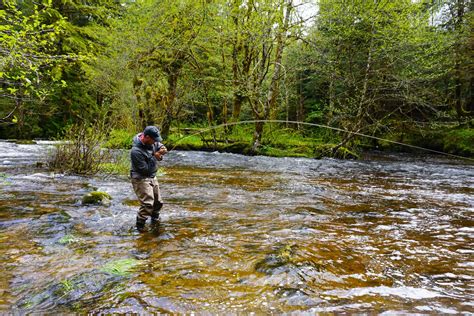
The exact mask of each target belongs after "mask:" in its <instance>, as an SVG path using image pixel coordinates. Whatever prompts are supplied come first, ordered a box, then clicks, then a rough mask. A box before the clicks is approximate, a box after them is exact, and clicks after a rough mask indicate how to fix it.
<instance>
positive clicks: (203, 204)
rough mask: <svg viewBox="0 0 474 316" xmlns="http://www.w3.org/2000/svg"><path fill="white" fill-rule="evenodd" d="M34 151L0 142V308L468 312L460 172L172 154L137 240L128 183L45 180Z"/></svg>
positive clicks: (417, 164) (468, 229)
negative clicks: (160, 205)
mask: <svg viewBox="0 0 474 316" xmlns="http://www.w3.org/2000/svg"><path fill="white" fill-rule="evenodd" d="M48 148H49V144H48V143H41V144H39V145H16V144H12V143H7V142H0V173H1V178H0V194H1V196H0V220H1V222H0V232H1V233H0V238H1V241H2V243H1V246H0V255H1V257H2V268H1V273H2V276H3V277H2V279H1V281H0V293H1V296H0V311H2V312H15V311H16V312H28V311H41V310H43V311H50V312H53V311H54V312H74V311H87V312H99V311H101V312H104V313H113V312H138V313H140V312H171V313H184V312H191V311H195V312H201V313H203V312H210V313H216V312H257V313H271V312H275V313H282V312H292V311H305V312H308V313H317V312H367V311H378V312H384V311H391V312H409V313H413V312H420V313H425V312H435V313H458V312H467V313H472V312H474V306H473V303H472V301H473V300H472V298H473V294H474V293H473V289H474V287H473V285H474V282H473V278H474V273H473V272H474V263H473V252H474V250H472V244H473V243H472V242H473V237H474V220H473V219H472V218H473V216H472V215H473V211H474V195H473V193H474V168H473V166H472V165H469V164H467V163H465V162H462V161H453V160H446V159H444V158H437V157H432V156H430V157H414V156H407V155H405V156H402V155H396V156H390V155H384V156H381V157H371V158H370V159H366V160H361V161H339V160H331V159H324V160H309V159H294V158H292V159H290V158H287V159H281V158H268V157H244V156H239V155H233V154H219V153H200V152H171V153H170V154H169V155H168V157H167V160H166V161H165V162H164V167H165V169H166V175H164V176H163V177H161V178H160V179H159V180H160V184H161V188H162V193H163V196H164V197H165V200H166V202H167V204H166V206H165V208H164V210H163V213H162V223H161V225H160V226H159V227H158V228H156V229H155V230H154V231H152V232H150V233H147V234H142V235H139V234H137V233H136V232H135V231H134V230H133V229H131V227H132V225H133V222H134V218H135V212H136V206H135V205H134V203H133V200H135V197H134V194H133V192H132V189H131V185H130V184H129V182H128V180H127V179H125V178H102V177H92V178H85V177H77V176H67V175H59V174H52V173H49V172H48V171H46V170H45V169H44V168H38V167H37V166H36V162H37V161H40V160H44V158H45V156H46V153H47V151H48ZM94 189H99V190H101V191H106V192H107V193H109V194H110V195H111V196H112V197H113V200H112V203H111V205H109V206H102V205H95V206H94V205H92V206H83V205H81V203H80V200H81V198H82V196H83V195H84V194H86V193H87V192H90V191H92V190H94Z"/></svg>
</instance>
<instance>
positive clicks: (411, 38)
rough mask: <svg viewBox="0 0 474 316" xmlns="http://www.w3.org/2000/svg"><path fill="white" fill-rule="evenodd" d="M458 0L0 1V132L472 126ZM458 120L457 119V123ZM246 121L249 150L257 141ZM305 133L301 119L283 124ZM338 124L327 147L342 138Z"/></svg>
mask: <svg viewBox="0 0 474 316" xmlns="http://www.w3.org/2000/svg"><path fill="white" fill-rule="evenodd" d="M473 8H474V6H473V4H472V3H471V2H470V1H468V0H445V1H434V0H421V1H412V0H397V1H391V0H376V1H365V0H354V1H345V0H319V1H316V0H313V1H305V0H303V1H295V0H213V1H195V0H160V1H158V0H141V1H140V0H138V1H132V0H97V1H89V0H43V1H20V0H17V1H11V0H4V1H3V2H2V4H0V36H1V40H0V45H1V47H0V56H1V62H0V86H1V98H0V138H34V137H41V138H50V137H56V136H58V135H61V134H62V133H63V132H64V131H65V129H67V128H68V127H70V126H72V125H74V124H77V123H86V124H87V123H92V122H95V121H98V120H100V121H102V123H104V124H105V126H107V127H109V128H110V129H124V130H129V131H134V130H139V129H141V128H142V127H143V126H146V125H151V124H154V125H158V126H160V127H161V129H162V133H163V136H164V137H165V138H166V137H167V136H168V135H169V134H170V131H171V127H172V126H177V125H180V126H190V125H194V124H201V125H202V124H206V125H217V124H221V123H225V122H235V121H239V120H244V119H253V120H266V119H282V120H293V121H301V122H312V123H319V124H326V125H330V126H333V127H337V128H341V129H344V130H347V131H349V132H357V133H365V134H370V135H378V136H387V135H388V136H390V135H392V136H393V135H397V134H399V133H407V132H408V133H409V132H410V131H413V133H419V131H420V130H423V129H427V128H433V127H435V128H438V129H439V128H447V126H457V125H461V126H463V124H464V126H468V127H469V124H472V117H473V115H474V101H473V86H474V81H473V75H474V66H473V60H474V59H473V52H474V38H473V32H472V29H473V27H474V15H473V14H474V13H473V12H474V10H473ZM466 124H467V125H466ZM264 125H265V124H264V123H256V124H255V126H254V130H253V132H252V134H253V138H252V144H251V145H252V148H253V149H258V148H259V147H260V146H261V145H262V141H264V140H263V139H262V137H263V131H264ZM290 128H293V129H299V130H301V131H302V132H303V133H304V132H305V131H304V128H305V127H304V126H298V125H290ZM353 136H354V134H353V133H339V134H338V135H337V145H336V147H337V146H349V147H350V146H351V145H352V144H353V142H354V139H353Z"/></svg>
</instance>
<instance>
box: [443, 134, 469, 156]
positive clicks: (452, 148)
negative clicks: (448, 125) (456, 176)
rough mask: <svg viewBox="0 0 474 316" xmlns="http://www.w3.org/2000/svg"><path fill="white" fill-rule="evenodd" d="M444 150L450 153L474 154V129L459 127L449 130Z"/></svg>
mask: <svg viewBox="0 0 474 316" xmlns="http://www.w3.org/2000/svg"><path fill="white" fill-rule="evenodd" d="M443 143H444V145H443V150H444V151H446V152H448V153H453V154H459V155H466V156H470V157H473V156H474V129H473V128H459V129H454V130H451V131H448V132H447V133H446V136H445V137H444V141H443Z"/></svg>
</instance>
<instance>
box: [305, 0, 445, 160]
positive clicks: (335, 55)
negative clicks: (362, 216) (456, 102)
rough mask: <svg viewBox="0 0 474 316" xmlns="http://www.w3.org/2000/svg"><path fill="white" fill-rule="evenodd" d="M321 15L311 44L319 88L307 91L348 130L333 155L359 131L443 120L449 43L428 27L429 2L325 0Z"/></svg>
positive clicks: (380, 130)
mask: <svg viewBox="0 0 474 316" xmlns="http://www.w3.org/2000/svg"><path fill="white" fill-rule="evenodd" d="M319 9H320V10H319V14H318V19H317V21H316V24H315V26H314V31H313V32H312V33H311V35H310V37H309V38H308V40H309V41H310V42H311V47H312V49H313V57H312V61H311V62H309V63H308V65H309V66H311V68H312V69H311V72H312V74H311V75H310V76H311V82H312V83H313V84H312V86H316V87H318V89H312V90H306V91H303V93H306V95H307V97H306V99H308V100H314V99H315V98H316V99H318V101H316V102H315V104H317V105H318V107H317V108H314V109H310V111H313V112H314V111H322V112H323V113H324V114H325V116H326V117H325V120H326V122H328V123H329V124H330V125H333V126H336V127H340V128H343V129H345V130H348V131H349V132H348V133H346V134H345V135H343V137H342V140H341V142H340V143H339V144H338V145H337V146H336V147H335V148H334V151H335V150H337V149H338V148H339V147H340V146H343V145H344V144H346V143H347V142H349V141H350V140H352V139H353V137H354V133H360V132H363V133H369V134H380V133H387V132H390V131H391V130H392V128H403V126H406V125H407V124H408V125H413V123H414V122H419V121H425V122H426V121H429V120H430V119H432V118H433V117H437V116H439V115H441V113H442V111H443V110H444V109H445V105H446V103H445V100H444V98H443V95H442V93H441V92H440V91H439V90H438V89H437V88H436V84H437V83H438V82H440V81H442V80H444V79H445V78H446V77H447V74H448V73H447V69H448V67H447V65H448V63H449V56H446V54H444V51H445V49H446V47H447V46H449V45H450V44H451V43H450V41H449V38H447V37H444V36H443V35H442V34H439V33H438V32H437V31H436V29H435V28H434V27H433V26H432V25H430V15H429V13H428V12H426V10H424V4H423V3H416V2H412V1H409V0H407V1H398V2H389V1H388V2H387V1H352V2H350V3H347V1H326V0H321V1H320V2H319ZM301 77H307V76H303V75H302V76H301ZM303 83H304V82H303ZM321 88H323V89H321ZM324 90H326V93H324Z"/></svg>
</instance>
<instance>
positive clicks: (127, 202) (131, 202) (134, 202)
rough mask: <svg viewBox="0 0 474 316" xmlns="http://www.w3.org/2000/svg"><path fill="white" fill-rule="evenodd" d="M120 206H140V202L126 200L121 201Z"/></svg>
mask: <svg viewBox="0 0 474 316" xmlns="http://www.w3.org/2000/svg"><path fill="white" fill-rule="evenodd" d="M122 204H124V205H127V206H140V201H138V200H130V199H126V200H123V201H122Z"/></svg>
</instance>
